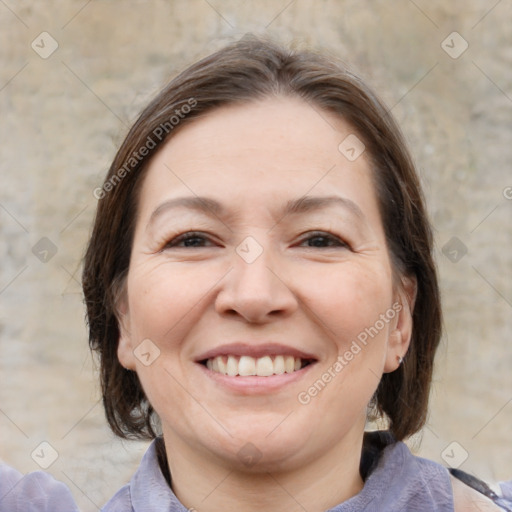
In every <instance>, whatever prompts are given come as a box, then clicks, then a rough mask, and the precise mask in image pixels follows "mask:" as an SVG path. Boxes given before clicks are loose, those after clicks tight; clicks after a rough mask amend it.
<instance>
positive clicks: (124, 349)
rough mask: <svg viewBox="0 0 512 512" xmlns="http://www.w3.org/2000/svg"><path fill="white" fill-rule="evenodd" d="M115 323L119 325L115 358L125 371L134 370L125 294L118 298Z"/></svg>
mask: <svg viewBox="0 0 512 512" xmlns="http://www.w3.org/2000/svg"><path fill="white" fill-rule="evenodd" d="M117 322H118V324H119V341H118V344H117V358H118V359H119V362H120V363H121V366H124V367H125V368H126V369H127V370H135V356H134V354H133V348H134V347H132V336H131V331H130V312H129V309H128V301H127V298H126V294H123V296H122V298H120V300H119V303H118V308H117Z"/></svg>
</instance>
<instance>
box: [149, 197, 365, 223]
mask: <svg viewBox="0 0 512 512" xmlns="http://www.w3.org/2000/svg"><path fill="white" fill-rule="evenodd" d="M332 206H341V207H343V208H345V209H347V210H349V211H350V212H352V213H353V214H354V215H355V216H356V217H358V218H359V219H361V220H365V219H366V217H365V215H364V214H363V212H362V211H361V208H359V206H358V205H357V204H356V203H355V202H354V201H352V200H351V199H348V198H346V197H341V196H303V197H300V198H298V199H293V200H290V201H288V202H287V203H286V206H285V207H284V210H283V212H282V214H281V219H282V218H283V217H285V216H287V215H290V214H301V213H307V212H311V211H315V210H322V209H324V208H329V207H332ZM175 208H188V209H191V210H195V211H197V212H200V213H205V214H207V215H210V216H215V217H219V216H222V214H223V213H225V210H226V209H225V208H224V206H223V205H222V204H221V203H219V202H218V201H216V200H215V199H212V198H209V197H200V196H189V197H178V198H175V199H169V200H167V201H164V202H163V203H162V204H160V205H159V206H158V207H157V208H156V209H155V210H154V211H153V213H152V214H151V216H150V218H149V221H148V224H147V226H146V228H148V227H149V226H150V225H151V224H153V223H154V222H155V220H156V219H157V218H158V217H160V216H161V215H162V214H163V213H165V212H167V211H169V210H172V209H175Z"/></svg>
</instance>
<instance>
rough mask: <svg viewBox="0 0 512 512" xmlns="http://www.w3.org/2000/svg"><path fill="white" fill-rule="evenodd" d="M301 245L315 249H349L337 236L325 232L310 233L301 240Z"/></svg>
mask: <svg viewBox="0 0 512 512" xmlns="http://www.w3.org/2000/svg"><path fill="white" fill-rule="evenodd" d="M300 245H301V246H302V247H313V248H315V247H316V248H320V249H322V248H334V247H341V248H343V247H345V248H348V244H347V243H345V242H344V241H343V240H341V239H340V238H338V237H337V236H335V235H333V234H331V233H326V232H325V231H314V232H312V233H309V234H308V236H307V237H305V238H303V239H302V240H301V243H300Z"/></svg>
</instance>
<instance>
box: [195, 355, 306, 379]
mask: <svg viewBox="0 0 512 512" xmlns="http://www.w3.org/2000/svg"><path fill="white" fill-rule="evenodd" d="M314 362H315V360H313V359H302V358H300V357H294V356H291V355H276V356H263V357H251V356H235V355H228V356H217V357H213V358H210V359H206V360H204V361H201V363H202V364H203V365H205V366H206V367H207V368H208V369H209V370H210V371H212V372H214V373H220V374H221V375H227V376H229V377H237V376H238V377H250V376H257V377H270V376H272V375H283V374H285V373H294V372H297V371H299V370H302V368H305V367H306V366H308V365H310V364H312V363H314Z"/></svg>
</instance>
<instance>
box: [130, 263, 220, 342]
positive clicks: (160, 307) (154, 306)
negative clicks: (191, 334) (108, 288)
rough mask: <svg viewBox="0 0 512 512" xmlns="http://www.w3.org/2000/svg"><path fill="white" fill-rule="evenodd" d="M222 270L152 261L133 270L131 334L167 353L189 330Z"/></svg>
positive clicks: (131, 282)
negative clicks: (153, 343)
mask: <svg viewBox="0 0 512 512" xmlns="http://www.w3.org/2000/svg"><path fill="white" fill-rule="evenodd" d="M222 275H223V271H222V269H220V268H214V267H213V266H212V265H199V266H198V265H186V264H176V263H172V262H163V263H159V264H157V265H155V264H152V262H148V263H144V264H143V265H139V266H138V267H134V269H133V272H132V273H131V275H130V276H129V279H128V292H129V308H130V318H131V326H132V335H133V336H136V337H138V338H140V339H144V338H150V339H152V340H155V342H156V343H157V344H158V345H159V346H160V348H161V349H162V350H164V349H165V350H167V349H170V348H172V346H173V345H175V344H176V343H173V341H174V342H176V341H177V340H179V339H181V337H182V335H183V334H184V333H185V332H186V331H187V330H188V328H189V327H190V325H189V324H190V322H191V321H192V319H193V317H194V316H195V315H194V312H198V311H200V310H201V309H202V306H203V304H205V303H206V302H207V301H208V297H209V292H210V291H211V290H212V289H213V288H214V287H215V283H217V282H218V281H219V280H220V279H222Z"/></svg>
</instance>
